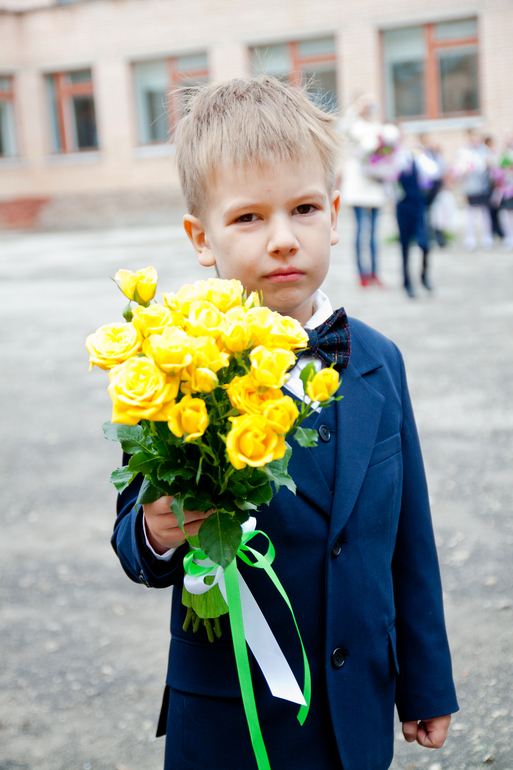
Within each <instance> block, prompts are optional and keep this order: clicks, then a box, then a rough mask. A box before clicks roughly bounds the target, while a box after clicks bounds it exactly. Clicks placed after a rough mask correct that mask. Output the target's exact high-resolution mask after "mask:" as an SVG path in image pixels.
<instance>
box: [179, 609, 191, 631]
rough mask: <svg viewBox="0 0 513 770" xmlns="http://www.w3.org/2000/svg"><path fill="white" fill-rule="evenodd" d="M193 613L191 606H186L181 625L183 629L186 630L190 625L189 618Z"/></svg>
mask: <svg viewBox="0 0 513 770" xmlns="http://www.w3.org/2000/svg"><path fill="white" fill-rule="evenodd" d="M193 615H194V610H193V609H192V607H187V615H186V616H185V620H184V622H183V626H182V629H183V630H184V631H187V629H188V628H189V626H190V625H191V620H192V616H193Z"/></svg>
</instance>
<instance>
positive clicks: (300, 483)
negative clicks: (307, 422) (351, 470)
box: [289, 426, 333, 515]
mask: <svg viewBox="0 0 513 770" xmlns="http://www.w3.org/2000/svg"><path fill="white" fill-rule="evenodd" d="M305 427H306V426H305ZM289 473H290V475H291V476H292V478H293V479H294V481H295V483H296V487H297V491H298V493H299V494H301V495H302V496H303V497H305V498H306V499H307V500H308V501H309V502H310V504H311V505H313V506H315V508H318V509H319V510H320V511H322V513H325V514H327V515H329V513H330V511H331V506H332V504H333V495H332V494H331V492H330V489H329V487H328V485H327V483H326V479H325V478H324V475H323V473H322V471H321V469H320V468H319V465H318V463H317V460H316V459H315V456H314V453H313V452H312V450H311V449H303V448H302V447H300V446H299V444H297V443H296V442H295V441H292V456H291V458H290V460H289Z"/></svg>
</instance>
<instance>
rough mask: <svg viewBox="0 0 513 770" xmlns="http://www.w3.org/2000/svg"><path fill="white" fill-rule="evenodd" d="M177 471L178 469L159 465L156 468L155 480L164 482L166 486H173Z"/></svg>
mask: <svg viewBox="0 0 513 770" xmlns="http://www.w3.org/2000/svg"><path fill="white" fill-rule="evenodd" d="M179 470H180V469H179V468H178V469H177V468H169V467H168V466H166V465H161V466H160V467H159V468H157V478H158V479H160V481H165V482H166V483H167V484H173V482H174V481H175V479H176V476H177V472H178V471H179Z"/></svg>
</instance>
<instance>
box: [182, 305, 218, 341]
mask: <svg viewBox="0 0 513 770" xmlns="http://www.w3.org/2000/svg"><path fill="white" fill-rule="evenodd" d="M185 326H186V329H187V332H188V333H189V334H190V335H191V336H192V337H205V336H208V337H214V339H217V337H219V335H220V333H221V331H220V326H221V313H220V312H219V310H218V309H217V308H216V307H215V306H214V305H213V304H212V303H211V302H206V301H204V300H203V301H201V302H191V305H190V308H189V317H188V319H187V322H186V324H185Z"/></svg>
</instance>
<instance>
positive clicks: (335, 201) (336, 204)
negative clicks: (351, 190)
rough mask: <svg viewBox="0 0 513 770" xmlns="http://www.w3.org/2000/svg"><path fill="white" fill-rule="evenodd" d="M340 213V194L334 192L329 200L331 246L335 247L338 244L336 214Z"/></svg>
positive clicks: (336, 191)
mask: <svg viewBox="0 0 513 770" xmlns="http://www.w3.org/2000/svg"><path fill="white" fill-rule="evenodd" d="M339 211H340V193H339V191H338V190H335V192H334V193H333V196H332V199H331V245H332V246H335V244H336V243H338V242H339V235H338V231H337V222H338V212H339Z"/></svg>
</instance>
